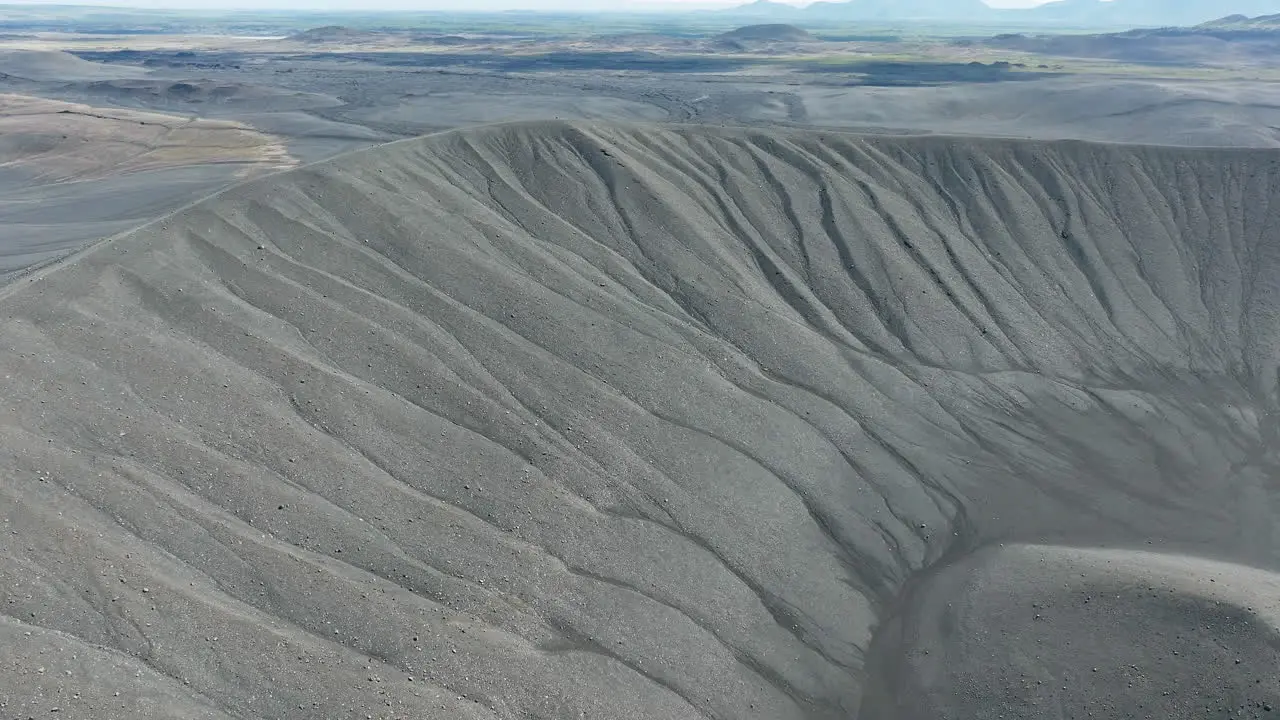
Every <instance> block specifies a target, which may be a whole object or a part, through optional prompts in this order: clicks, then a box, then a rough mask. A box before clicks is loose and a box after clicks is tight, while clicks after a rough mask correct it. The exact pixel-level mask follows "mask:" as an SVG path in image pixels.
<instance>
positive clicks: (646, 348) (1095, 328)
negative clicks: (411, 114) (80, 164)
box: [0, 124, 1280, 718]
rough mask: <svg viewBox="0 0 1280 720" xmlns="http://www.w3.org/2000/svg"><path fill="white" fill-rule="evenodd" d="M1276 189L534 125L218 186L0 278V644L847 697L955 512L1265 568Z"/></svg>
mask: <svg viewBox="0 0 1280 720" xmlns="http://www.w3.org/2000/svg"><path fill="white" fill-rule="evenodd" d="M1278 183H1280V154H1277V153H1273V152H1268V151H1258V150H1249V151H1243V152H1233V151H1219V150H1187V149H1172V148H1145V147H1123V146H1099V145H1088V144H1083V143H1071V142H1068V143H1025V142H1014V141H994V140H991V141H987V140H963V141H962V140H956V139H946V138H887V137H878V138H877V137H867V138H860V137H854V136H846V135H841V134H835V133H830V134H823V133H809V134H803V133H795V134H783V133H766V132H751V131H740V130H714V129H709V128H680V129H668V128H652V127H651V128H636V127H623V126H616V127H610V126H592V125H568V124H525V125H511V126H495V127H488V128H481V129H474V130H469V131H463V132H455V133H448V134H443V135H438V136H433V137H428V138H424V139H420V140H415V141H410V142H401V143H396V144H392V145H387V146H384V147H381V148H379V149H376V150H373V151H369V152H363V153H359V154H354V155H348V156H345V157H343V158H341V159H339V160H336V161H332V162H327V163H322V164H319V165H314V166H309V167H306V168H303V169H300V170H297V171H293V172H290V173H288V174H284V175H279V176H275V177H272V178H268V179H263V180H258V181H252V182H249V183H246V184H244V185H242V186H239V187H237V188H234V189H232V190H230V191H227V192H224V193H222V194H220V195H219V196H217V197H215V198H212V199H210V200H208V201H206V202H203V203H200V204H198V205H196V206H194V207H192V208H190V209H188V210H185V211H183V212H181V213H179V214H177V215H174V216H172V217H169V218H167V219H165V220H163V221H160V222H157V223H154V224H152V225H150V226H149V227H147V228H145V229H143V230H141V231H138V232H136V233H133V234H130V235H127V236H123V237H120V238H117V239H115V240H113V241H110V242H108V243H105V244H102V245H99V246H97V247H96V248H94V249H92V250H90V251H87V252H85V253H83V254H82V255H80V256H79V257H78V258H76V259H75V260H74V261H73V262H68V263H65V264H62V265H59V266H57V267H55V268H52V269H49V270H47V271H44V272H42V273H40V274H38V275H37V276H34V277H32V278H30V279H29V280H24V281H22V282H20V283H18V284H16V285H13V286H11V287H10V288H8V289H7V290H6V291H5V292H4V293H3V296H2V297H0V310H3V312H2V313H0V317H2V318H3V319H2V320H0V326H2V327H3V333H4V336H5V338H6V343H4V345H3V347H0V364H2V365H3V366H4V372H3V373H2V374H0V376H2V378H3V379H0V393H2V394H3V397H5V398H6V402H5V403H4V404H3V405H2V406H0V418H3V420H2V421H0V434H2V436H3V442H2V443H0V463H2V464H3V465H2V466H3V467H4V468H5V470H6V475H7V477H8V478H9V479H8V480H7V481H6V482H5V483H3V484H0V495H2V496H3V503H0V508H3V510H0V519H2V520H3V522H4V524H5V530H6V531H7V532H5V533H3V534H0V581H3V587H4V588H5V589H6V590H5V591H6V593H7V598H6V599H7V603H6V604H4V605H0V611H2V612H4V613H5V614H7V615H8V616H9V618H10V621H9V622H10V623H21V624H25V625H29V626H39V627H41V628H47V629H48V630H51V631H56V634H48V633H45V631H43V630H40V631H38V634H33V636H32V637H33V638H34V639H33V640H31V641H30V642H28V643H27V644H24V645H23V646H22V647H23V648H24V649H23V650H21V651H18V653H19V654H20V656H15V657H14V661H15V667H20V668H25V667H35V666H36V664H37V662H44V661H42V660H38V658H39V657H41V656H40V655H39V654H38V652H39V651H42V650H43V651H46V652H47V653H55V652H62V653H67V652H85V651H86V648H87V647H89V646H92V647H95V648H97V647H107V648H113V649H114V650H115V651H116V652H118V653H120V656H121V657H122V658H127V659H129V660H128V662H139V663H145V664H146V665H147V666H148V667H150V668H152V669H153V670H155V671H157V672H158V673H159V674H160V675H162V676H168V677H170V678H173V679H175V680H177V681H181V683H182V684H181V685H178V684H177V683H172V684H167V685H166V684H164V683H163V682H161V681H159V680H154V679H149V678H150V676H138V677H139V679H138V680H137V681H136V683H137V684H138V685H140V686H142V687H141V688H140V689H138V688H135V689H134V690H131V692H146V693H147V694H148V696H150V697H155V698H161V699H163V698H168V697H170V695H169V693H170V691H171V689H172V688H174V687H177V688H180V689H183V691H184V692H188V693H189V696H187V697H185V698H184V699H183V700H182V703H185V704H181V705H179V704H178V701H176V700H172V701H163V702H172V703H174V706H173V707H174V708H175V709H174V712H177V711H178V710H182V711H183V712H187V713H194V712H196V709H198V708H205V707H213V708H215V709H217V710H219V711H222V712H225V713H226V714H227V715H230V716H234V717H245V716H269V717H280V718H288V717H297V718H303V717H313V716H314V715H315V713H316V712H317V710H316V708H323V711H324V713H325V714H327V715H329V716H336V715H339V714H361V715H364V714H375V713H377V714H386V713H392V714H397V715H409V716H413V717H442V718H445V717H448V718H453V717H578V716H581V715H583V714H585V715H586V716H589V717H615V718H633V717H650V718H703V717H767V718H844V717H851V716H856V714H857V713H858V709H859V707H860V706H861V704H862V701H863V687H862V680H863V677H864V674H865V672H866V670H867V666H866V663H867V657H868V652H869V651H870V649H871V640H872V634H873V632H874V630H875V628H876V627H877V625H878V624H879V623H880V622H882V621H884V620H885V619H887V618H890V617H893V616H895V614H896V612H897V604H898V597H899V595H900V593H901V591H902V588H903V587H904V585H905V584H906V583H908V582H909V581H911V580H912V578H914V577H916V576H917V574H918V573H920V572H921V571H923V570H926V569H928V568H931V567H933V566H935V565H936V564H937V563H938V562H939V561H940V560H942V559H944V558H945V559H947V561H948V562H949V563H950V562H953V561H954V559H955V558H963V557H964V556H965V553H966V552H967V551H968V550H969V549H971V548H973V547H976V546H978V545H980V544H987V543H992V542H996V541H1006V540H1019V541H1025V542H1036V543H1050V544H1055V543H1056V544H1090V545H1094V544H1112V545H1115V546H1118V547H1128V546H1138V547H1146V546H1147V544H1148V543H1151V544H1153V545H1158V546H1159V548H1160V549H1163V550H1166V551H1175V550H1176V551H1180V552H1190V553H1203V554H1212V555H1215V556H1223V557H1230V558H1233V559H1235V560H1238V561H1243V562H1252V563H1254V564H1257V565H1259V566H1262V567H1273V566H1274V565H1275V561H1274V558H1275V557H1276V551H1277V549H1278V548H1277V544H1278V540H1280V535H1278V534H1277V532H1276V529H1275V526H1274V517H1275V511H1274V508H1275V505H1274V503H1275V502H1276V500H1275V486H1274V483H1272V482H1270V481H1269V478H1272V477H1274V476H1275V472H1276V468H1277V466H1276V445H1275V437H1276V436H1275V429H1276V425H1275V420H1274V415H1273V412H1274V407H1275V397H1276V380H1277V372H1276V371H1277V357H1278V356H1277V352H1276V350H1277V347H1276V343H1277V339H1278V338H1280V333H1278V332H1277V330H1278V328H1277V323H1280V313H1277V312H1276V310H1277V300H1278V299H1280V298H1278V297H1277V290H1280V280H1277V278H1280V267H1277V266H1278V265H1280V254H1277V252H1276V251H1275V248H1274V245H1275V242H1274V240H1275V237H1276V230H1277V225H1276V220H1275V216H1274V214H1273V213H1271V212H1270V211H1269V210H1268V209H1267V208H1268V207H1269V206H1270V202H1271V199H1272V198H1273V197H1274V196H1275V194H1276V188H1277V187H1278ZM1033 589H1034V588H1033ZM50 638H52V639H50ZM1230 641H1231V639H1230V638H1229V637H1226V636H1224V642H1230ZM94 652H98V651H97V650H95V651H94ZM1164 670H1165V672H1167V673H1169V675H1168V677H1169V678H1170V679H1171V681H1172V680H1176V679H1177V678H1179V677H1188V678H1189V677H1192V676H1193V675H1195V674H1197V673H1199V672H1200V670H1201V668H1199V667H1197V666H1193V665H1191V664H1189V663H1181V662H1178V661H1172V660H1171V661H1169V662H1168V663H1167V664H1166V665H1165V668H1164ZM0 677H3V676H0ZM6 682H7V683H8V685H7V686H5V687H0V690H2V691H3V692H5V693H6V694H7V696H8V697H11V698H14V701H13V702H11V703H10V707H11V708H13V709H16V710H18V711H19V712H28V711H34V710H35V709H37V707H38V706H40V704H41V703H44V702H46V701H47V699H48V698H61V697H69V695H70V693H71V692H75V693H77V694H78V695H77V697H76V698H75V699H74V702H75V703H76V705H75V707H77V708H85V712H86V713H87V714H93V715H94V716H95V717H108V716H112V715H113V712H114V711H113V708H114V707H115V706H116V701H114V700H113V698H112V697H111V691H112V690H113V689H116V688H115V682H114V681H113V680H112V679H111V678H110V677H107V676H101V677H99V676H94V675H92V674H88V673H84V674H81V675H74V674H73V676H71V677H70V678H68V677H66V676H62V675H58V676H51V675H47V674H45V675H37V674H34V671H32V673H29V674H25V675H22V676H21V677H20V678H19V679H17V680H14V679H10V680H7V681H6ZM66 702H68V703H70V702H71V700H67V701H66ZM156 702H162V700H157V701H156ZM957 702H959V701H957ZM957 707H961V706H960V705H957ZM1187 707H1191V706H1187ZM162 710H163V706H162ZM1187 712H1189V713H1190V712H1191V711H1187ZM1198 712H1199V711H1198V710H1197V711H1196V712H1195V713H1191V714H1183V715H1176V714H1175V715H1171V717H1187V718H1191V717H1201V715H1199V714H1197V713H1198ZM161 714H163V712H161ZM209 716H210V717H212V716H213V715H209Z"/></svg>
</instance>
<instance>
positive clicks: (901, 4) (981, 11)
mask: <svg viewBox="0 0 1280 720" xmlns="http://www.w3.org/2000/svg"><path fill="white" fill-rule="evenodd" d="M803 12H804V15H805V16H806V17H808V18H811V19H832V20H955V21H964V20H972V19H975V18H985V17H989V16H992V15H995V14H996V13H997V11H995V10H992V9H991V8H990V7H988V6H987V4H986V3H984V2H982V0H849V1H848V2H825V1H820V2H815V3H813V4H812V5H809V6H807V7H805V8H804V10H803Z"/></svg>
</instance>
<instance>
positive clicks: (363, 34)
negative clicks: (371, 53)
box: [288, 25, 381, 43]
mask: <svg viewBox="0 0 1280 720" xmlns="http://www.w3.org/2000/svg"><path fill="white" fill-rule="evenodd" d="M378 37H381V35H380V34H379V33H376V32H370V31H368V30H356V29H354V28H349V27H344V26H342V25H325V26H324V27H318V28H311V29H310V30H303V31H302V32H300V33H294V34H293V35H290V36H289V37H288V39H289V40H293V41H294V42H302V43H334V42H355V41H359V40H373V39H375V38H378Z"/></svg>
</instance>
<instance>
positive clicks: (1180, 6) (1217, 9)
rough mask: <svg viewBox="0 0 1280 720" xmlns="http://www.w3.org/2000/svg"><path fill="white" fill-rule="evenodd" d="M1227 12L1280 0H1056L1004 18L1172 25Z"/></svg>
mask: <svg viewBox="0 0 1280 720" xmlns="http://www.w3.org/2000/svg"><path fill="white" fill-rule="evenodd" d="M1224 11H1225V12H1235V13H1242V14H1247V15H1263V14H1266V13H1274V12H1277V11H1280V0H1056V1H1055V2H1049V3H1045V4H1044V5H1041V6H1039V7H1036V8H1030V9H1027V10H1004V11H1000V12H999V14H1000V16H1001V17H1002V18H1009V19H1024V20H1032V21H1044V22H1054V23H1067V24H1076V25H1095V26H1120V25H1126V26H1130V27H1169V26H1175V25H1198V24H1200V23H1203V22H1206V21H1209V20H1212V19H1214V18H1218V17H1221V16H1222V15H1223V13H1224Z"/></svg>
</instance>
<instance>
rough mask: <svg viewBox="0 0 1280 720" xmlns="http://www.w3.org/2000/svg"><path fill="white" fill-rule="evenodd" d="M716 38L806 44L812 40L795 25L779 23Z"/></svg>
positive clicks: (735, 40)
mask: <svg viewBox="0 0 1280 720" xmlns="http://www.w3.org/2000/svg"><path fill="white" fill-rule="evenodd" d="M716 38H717V39H719V40H727V41H734V42H742V41H748V42H806V41H809V40H813V39H814V38H813V36H812V35H810V34H809V33H808V32H807V31H805V30H801V29H800V28H798V27H796V26H795V25H785V24H781V23H775V24H767V25H748V26H746V27H740V28H738V29H737V30H730V31H729V32H727V33H722V34H720V35H718V36H716Z"/></svg>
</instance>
